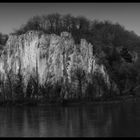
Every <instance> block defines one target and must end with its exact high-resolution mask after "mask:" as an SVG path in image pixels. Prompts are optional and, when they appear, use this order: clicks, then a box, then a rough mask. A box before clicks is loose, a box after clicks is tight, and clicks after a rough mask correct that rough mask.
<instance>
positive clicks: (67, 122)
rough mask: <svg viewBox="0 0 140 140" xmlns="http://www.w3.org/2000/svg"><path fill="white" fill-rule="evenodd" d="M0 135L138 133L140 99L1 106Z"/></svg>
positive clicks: (66, 135)
mask: <svg viewBox="0 0 140 140" xmlns="http://www.w3.org/2000/svg"><path fill="white" fill-rule="evenodd" d="M0 136H1V137H117V136H119V137H120V136H121V137H123V136H127V137H129V136H130V137H131V136H134V137H135V136H140V101H134V100H133V101H128V102H121V103H107V104H96V105H95V104H92V105H73V106H66V107H64V106H38V107H37V106H32V107H31V106H28V107H27V106H26V107H25V106H13V107H0Z"/></svg>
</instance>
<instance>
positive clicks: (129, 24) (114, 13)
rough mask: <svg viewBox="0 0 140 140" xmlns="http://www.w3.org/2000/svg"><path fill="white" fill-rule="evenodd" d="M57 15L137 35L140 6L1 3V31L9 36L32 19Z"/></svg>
mask: <svg viewBox="0 0 140 140" xmlns="http://www.w3.org/2000/svg"><path fill="white" fill-rule="evenodd" d="M56 12H57V13H60V14H62V15H63V14H68V13H70V14H72V15H73V16H78V15H82V16H85V17H87V18H88V19H91V20H92V19H99V20H110V21H112V22H113V23H116V22H118V23H120V24H121V25H123V26H124V27H125V28H126V29H128V30H132V31H134V32H135V33H136V34H138V35H140V3H0V32H2V33H6V34H8V33H10V32H12V31H13V29H17V28H19V27H20V26H21V25H22V24H24V23H26V22H27V20H28V19H29V18H31V17H32V16H35V15H43V14H50V13H56Z"/></svg>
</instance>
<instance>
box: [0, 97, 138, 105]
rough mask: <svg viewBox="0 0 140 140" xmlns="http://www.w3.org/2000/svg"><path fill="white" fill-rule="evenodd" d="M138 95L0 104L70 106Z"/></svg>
mask: <svg viewBox="0 0 140 140" xmlns="http://www.w3.org/2000/svg"><path fill="white" fill-rule="evenodd" d="M139 99H140V96H133V95H124V96H115V97H110V98H96V99H88V98H83V99H67V100H66V99H63V100H61V99H59V100H48V99H43V100H35V99H32V100H31V99H29V100H27V99H26V100H18V101H5V102H4V101H0V106H48V105H51V106H52V105H54V106H55V105H60V106H71V105H79V104H80V105H84V104H91V105H92V104H107V103H121V102H128V101H136V100H139Z"/></svg>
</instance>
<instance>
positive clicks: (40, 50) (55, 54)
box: [0, 31, 110, 98]
mask: <svg viewBox="0 0 140 140" xmlns="http://www.w3.org/2000/svg"><path fill="white" fill-rule="evenodd" d="M97 60H98V58H96V57H95V56H94V55H93V46H92V45H91V44H90V43H88V42H87V41H86V40H85V39H81V42H80V44H79V45H76V44H75V43H74V39H73V38H72V36H71V34H69V33H68V32H63V33H61V35H60V36H57V35H55V34H51V35H50V34H43V33H41V32H35V31H30V32H27V33H26V34H23V35H20V36H16V35H11V36H9V39H8V41H7V44H6V47H5V50H4V51H3V52H2V53H1V57H0V78H1V91H2V92H3V93H5V94H6V95H5V98H8V96H7V94H8V93H7V92H8V91H7V90H8V89H9V91H10V92H12V93H11V94H12V95H11V96H10V97H13V96H14V94H15V93H14V92H15V90H14V86H15V84H18V83H19V80H18V79H19V77H21V79H20V84H21V83H22V87H20V88H22V91H21V92H23V94H24V97H26V96H27V88H28V85H29V83H30V82H31V79H34V81H35V83H36V86H34V87H31V88H30V89H32V93H31V96H34V95H32V94H33V90H35V89H36V92H35V93H36V94H35V95H36V96H39V95H42V92H43V91H44V94H49V95H50V93H51V94H54V93H53V92H55V91H53V92H52V89H54V88H55V85H59V87H60V88H59V89H57V91H59V92H58V94H59V95H60V96H61V97H63V98H74V97H85V96H87V95H89V94H87V93H88V92H90V94H92V96H101V95H102V94H103V91H104V92H105V89H110V80H109V76H108V74H107V72H106V69H105V67H104V65H101V64H100V65H99V64H98V63H97ZM97 77H100V78H97ZM16 81H18V82H16ZM7 82H8V83H9V82H10V83H9V84H10V85H11V86H9V84H7ZM6 85H8V87H7V86H6ZM48 85H49V86H48ZM103 85H105V87H103ZM101 86H102V88H101ZM46 87H51V88H52V89H49V90H47V88H46ZM104 88H105V89H104ZM43 89H45V90H43ZM18 92H19V90H18ZM91 92H92V93H91ZM17 94H20V93H17ZM50 96H51V95H50Z"/></svg>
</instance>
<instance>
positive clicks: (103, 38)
mask: <svg viewBox="0 0 140 140" xmlns="http://www.w3.org/2000/svg"><path fill="white" fill-rule="evenodd" d="M28 31H40V32H42V33H44V34H56V35H61V33H62V32H69V33H71V35H72V37H73V39H74V42H75V44H80V41H81V39H86V41H87V42H89V43H91V44H92V46H93V54H94V55H95V56H96V57H97V58H98V64H99V65H100V64H103V65H104V66H105V67H106V70H107V73H108V74H109V77H110V81H111V83H113V82H115V83H116V84H117V86H118V88H119V95H120V96H121V95H129V94H132V95H135V91H134V89H135V87H137V86H138V85H140V72H139V71H140V69H139V67H137V65H136V64H138V59H139V57H138V56H139V54H138V53H137V50H138V48H139V46H140V37H139V36H138V35H136V34H135V33H134V32H133V31H128V30H126V29H125V28H124V27H123V26H121V25H120V24H119V23H112V22H111V21H107V20H106V21H98V20H89V19H87V18H85V17H83V16H78V17H74V16H72V15H70V14H68V15H60V14H58V13H55V14H50V15H42V16H34V17H32V18H30V19H29V20H28V21H27V23H25V24H23V25H21V27H20V28H19V29H16V30H14V31H13V32H12V33H11V35H16V36H20V35H23V34H26V33H27V32H28ZM7 39H8V35H3V34H0V45H1V46H2V47H1V49H3V46H5V45H6V41H7ZM79 73H80V72H79ZM97 79H98V80H100V79H99V77H98V78H97ZM79 81H80V80H79ZM114 95H115V94H113V93H110V95H109V96H114Z"/></svg>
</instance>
